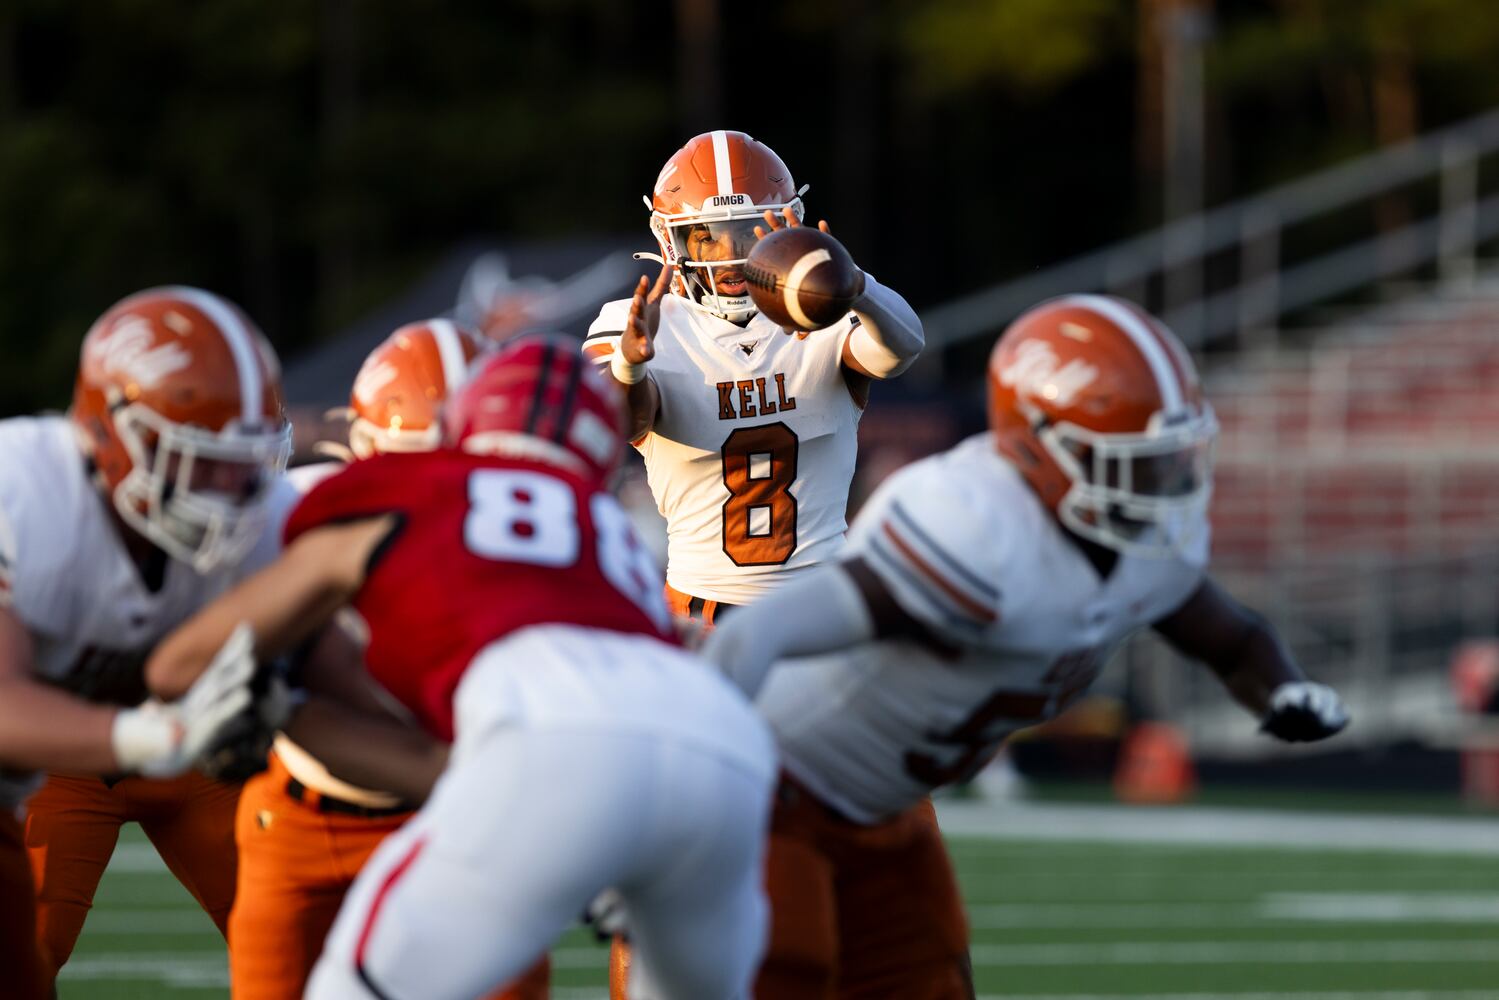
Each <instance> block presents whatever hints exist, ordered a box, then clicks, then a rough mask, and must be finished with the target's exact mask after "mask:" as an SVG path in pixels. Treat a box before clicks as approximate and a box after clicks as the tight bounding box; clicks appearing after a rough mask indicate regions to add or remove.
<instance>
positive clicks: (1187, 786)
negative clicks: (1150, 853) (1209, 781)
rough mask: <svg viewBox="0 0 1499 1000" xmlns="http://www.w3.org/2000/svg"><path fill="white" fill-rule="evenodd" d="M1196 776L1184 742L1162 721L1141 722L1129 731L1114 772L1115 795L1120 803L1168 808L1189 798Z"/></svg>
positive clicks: (1185, 741)
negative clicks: (1166, 806)
mask: <svg viewBox="0 0 1499 1000" xmlns="http://www.w3.org/2000/svg"><path fill="white" fill-rule="evenodd" d="M1196 789H1197V774H1196V772H1195V771H1194V770H1193V768H1192V756H1191V754H1190V753H1188V751H1187V739H1186V737H1185V736H1183V735H1182V732H1181V730H1179V729H1177V728H1176V727H1175V726H1171V725H1167V724H1166V723H1164V722H1142V723H1140V724H1138V725H1136V726H1135V727H1134V728H1133V729H1131V730H1130V731H1129V735H1127V736H1126V737H1125V738H1124V745H1123V746H1122V747H1121V748H1120V750H1119V765H1118V767H1116V768H1115V769H1114V796H1115V798H1117V799H1119V801H1121V802H1133V803H1136V804H1149V805H1167V804H1170V803H1173V802H1182V801H1184V800H1186V799H1187V798H1190V797H1191V795H1192V793H1193V792H1194V791H1196Z"/></svg>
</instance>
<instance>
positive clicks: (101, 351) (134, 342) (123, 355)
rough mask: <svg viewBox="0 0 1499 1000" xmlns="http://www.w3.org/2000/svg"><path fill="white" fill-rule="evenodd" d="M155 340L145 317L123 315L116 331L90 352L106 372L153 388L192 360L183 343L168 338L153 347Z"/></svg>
mask: <svg viewBox="0 0 1499 1000" xmlns="http://www.w3.org/2000/svg"><path fill="white" fill-rule="evenodd" d="M154 339H155V334H154V333H153V332H152V329H151V324H150V323H149V322H147V321H146V320H145V319H142V318H141V317H139V316H123V317H121V319H120V321H119V322H118V323H116V324H115V327H114V329H113V330H110V331H109V332H108V333H106V334H105V335H104V336H102V337H100V338H99V339H98V340H96V341H94V343H93V349H92V350H91V352H90V353H91V355H92V357H93V359H94V360H95V361H96V362H97V363H98V365H99V367H100V368H101V369H103V371H104V372H105V373H106V374H109V375H123V376H124V377H125V378H127V379H129V380H130V381H132V382H135V383H137V384H139V385H141V386H143V387H144V388H147V389H150V388H154V387H155V386H156V384H157V383H158V382H160V381H161V380H162V379H164V378H166V377H167V376H168V375H170V374H172V373H173V372H179V371H181V370H182V369H184V368H186V367H187V366H188V365H190V364H192V363H193V356H192V355H191V354H189V353H188V351H187V349H186V348H185V347H183V346H182V345H181V344H177V343H174V342H172V341H167V342H166V343H164V344H160V345H158V346H156V347H152V346H151V341H152V340H154Z"/></svg>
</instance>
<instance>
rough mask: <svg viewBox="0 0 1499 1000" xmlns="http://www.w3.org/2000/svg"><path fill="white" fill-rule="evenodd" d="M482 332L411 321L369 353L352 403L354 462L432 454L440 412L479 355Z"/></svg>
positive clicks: (438, 435) (438, 433) (447, 323)
mask: <svg viewBox="0 0 1499 1000" xmlns="http://www.w3.org/2000/svg"><path fill="white" fill-rule="evenodd" d="M479 351H480V343H479V336H478V334H476V333H474V332H473V331H472V330H469V329H468V328H467V327H464V326H460V325H459V324H457V323H454V322H452V321H451V320H446V319H429V320H425V321H423V322H420V323H408V324H407V325H405V326H403V327H401V328H400V329H399V330H397V331H396V332H395V333H392V334H391V335H390V336H389V337H387V338H385V340H384V341H382V342H381V344H380V346H379V347H377V348H375V349H374V350H373V351H371V352H370V355H369V357H367V358H365V359H364V364H363V365H361V366H360V367H359V374H358V375H357V376H355V378H354V390H353V392H352V393H351V396H350V400H349V410H350V412H351V414H352V422H351V423H350V425H349V450H350V451H351V452H353V454H354V456H355V457H356V458H369V457H370V456H371V455H377V454H380V453H383V452H388V451H430V450H432V449H433V448H436V447H437V446H438V445H439V444H440V443H441V438H442V433H441V426H440V423H439V419H438V408H439V407H440V406H441V405H442V403H443V401H444V400H446V399H447V398H448V396H449V395H450V394H451V393H452V392H453V391H454V390H455V389H457V388H458V387H459V386H460V385H462V384H463V381H464V379H465V378H466V377H467V374H468V366H469V365H470V364H471V363H472V362H473V360H474V359H475V358H476V357H478V356H479Z"/></svg>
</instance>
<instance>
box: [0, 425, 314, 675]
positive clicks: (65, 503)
mask: <svg viewBox="0 0 1499 1000" xmlns="http://www.w3.org/2000/svg"><path fill="white" fill-rule="evenodd" d="M294 498H295V497H294V494H290V493H289V492H288V491H287V489H286V487H285V485H284V483H281V482H278V483H277V484H276V486H275V487H273V490H272V495H271V511H270V512H269V514H270V517H269V523H271V524H273V523H275V522H276V521H278V520H279V517H280V515H281V514H282V513H284V511H285V510H286V509H287V508H288V507H289V504H290V502H291V501H292V500H293V499H294ZM120 530H121V529H120V528H119V527H117V526H116V523H115V521H114V518H113V515H112V508H111V507H110V505H109V501H108V500H107V499H106V498H105V497H103V496H102V495H101V494H100V492H99V490H98V489H97V488H96V487H95V485H94V483H93V482H92V481H91V480H90V478H89V474H88V469H87V466H86V464H85V459H84V457H83V455H82V454H81V453H80V451H79V449H78V445H77V444H76V443H75V440H74V437H73V428H72V426H71V424H70V423H69V422H68V419H67V418H66V417H62V416H46V417H18V418H15V419H11V420H3V421H0V606H4V607H6V608H7V609H8V610H9V611H10V612H11V613H12V614H14V615H16V617H18V618H19V619H20V620H21V622H22V623H23V624H24V625H25V626H26V629H27V631H28V632H29V633H30V635H31V640H32V644H33V656H34V662H33V668H34V670H35V671H36V673H37V674H38V675H39V676H40V677H42V678H43V679H45V680H48V681H50V682H52V683H54V684H57V685H59V686H60V687H63V688H66V689H67V690H69V691H72V692H74V693H76V694H79V695H81V696H83V697H85V698H88V699H89V700H91V701H102V702H109V703H112V704H122V705H124V704H135V703H137V702H139V701H140V700H141V699H143V698H144V697H145V695H146V691H145V685H144V680H143V677H142V673H141V671H142V668H143V667H144V665H145V661H146V657H147V656H148V654H149V653H150V651H151V648H152V647H153V646H154V645H155V644H156V642H157V641H158V640H159V639H161V638H162V637H164V636H165V635H166V634H167V633H168V632H170V631H171V630H172V629H173V628H175V627H176V626H178V625H180V624H181V623H182V622H184V621H186V620H187V618H188V617H189V616H191V615H192V614H193V613H194V612H195V611H197V610H198V609H199V608H201V607H202V606H203V605H205V604H206V603H208V602H209V601H210V600H212V599H213V598H214V597H216V596H218V595H219V594H220V593H222V592H223V591H225V590H226V589H228V588H229V587H230V586H231V585H232V584H233V583H234V582H235V581H237V580H238V579H240V578H241V577H242V576H243V575H245V574H246V573H248V572H251V571H253V570H254V569H256V568H259V566H260V565H263V564H264V562H266V561H268V560H269V559H270V558H274V556H275V553H276V551H277V549H278V548H279V546H278V544H277V539H278V535H277V534H275V533H274V532H273V531H272V530H270V529H269V527H268V530H267V532H266V535H265V537H263V538H262V539H261V540H260V541H259V543H258V544H257V545H256V547H255V549H254V550H253V551H252V553H251V554H250V556H249V557H248V558H247V559H246V560H245V561H244V562H243V563H241V564H240V565H239V566H237V567H225V568H224V569H221V570H217V571H215V572H213V573H211V574H208V575H206V576H204V575H200V574H198V573H197V572H195V571H194V570H193V568H192V567H191V566H189V565H187V564H185V563H182V562H178V561H177V560H174V559H169V560H167V561H166V567H165V571H164V572H163V574H162V577H161V580H160V586H159V587H155V588H154V589H153V587H151V586H150V585H148V583H147V581H146V580H144V579H143V578H142V576H141V571H140V570H139V569H138V568H137V566H136V563H135V561H134V560H133V559H131V557H130V554H129V553H128V552H127V551H126V548H125V543H124V540H123V538H122V537H121V535H120Z"/></svg>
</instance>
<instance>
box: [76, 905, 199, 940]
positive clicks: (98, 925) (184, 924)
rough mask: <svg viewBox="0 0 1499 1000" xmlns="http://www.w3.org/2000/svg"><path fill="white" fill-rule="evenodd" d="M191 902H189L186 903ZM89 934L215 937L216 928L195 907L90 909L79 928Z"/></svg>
mask: <svg viewBox="0 0 1499 1000" xmlns="http://www.w3.org/2000/svg"><path fill="white" fill-rule="evenodd" d="M189 902H191V901H189ZM83 926H84V927H85V928H86V929H87V931H88V933H89V934H92V935H105V936H116V935H128V936H134V935H139V934H172V935H182V936H184V937H197V936H199V935H201V936H203V937H211V938H218V939H219V940H220V941H222V940H223V937H222V936H221V935H220V934H219V929H218V928H217V927H215V926H214V925H213V921H212V920H209V919H208V915H207V914H205V913H204V912H203V911H202V910H200V909H198V907H197V904H195V903H194V904H192V905H191V908H180V909H179V908H173V909H167V908H165V907H163V908H162V909H159V910H114V909H102V908H101V909H95V910H90V911H89V914H88V917H87V919H86V920H85V921H84V925H83Z"/></svg>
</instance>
